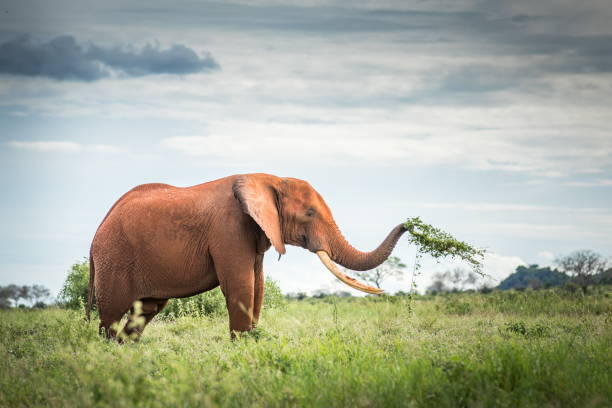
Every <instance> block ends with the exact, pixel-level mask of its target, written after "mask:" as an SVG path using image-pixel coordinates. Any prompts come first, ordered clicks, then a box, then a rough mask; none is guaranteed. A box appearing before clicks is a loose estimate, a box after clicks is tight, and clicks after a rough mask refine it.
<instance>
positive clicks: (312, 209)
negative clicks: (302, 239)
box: [306, 208, 316, 217]
mask: <svg viewBox="0 0 612 408" xmlns="http://www.w3.org/2000/svg"><path fill="white" fill-rule="evenodd" d="M315 213H316V212H315V210H314V208H309V209H308V210H307V211H306V216H307V217H314V215H315Z"/></svg>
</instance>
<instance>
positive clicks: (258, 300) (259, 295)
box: [253, 254, 264, 328]
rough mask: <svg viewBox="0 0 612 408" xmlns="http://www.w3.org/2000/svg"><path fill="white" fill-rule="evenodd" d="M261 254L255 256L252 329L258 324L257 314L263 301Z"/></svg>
mask: <svg viewBox="0 0 612 408" xmlns="http://www.w3.org/2000/svg"><path fill="white" fill-rule="evenodd" d="M263 258H264V256H263V254H257V256H256V257H255V266H254V268H253V270H254V272H255V298H254V302H253V328H255V326H257V322H259V314H260V312H261V306H262V304H263V300H264V273H263Z"/></svg>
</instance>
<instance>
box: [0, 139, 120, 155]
mask: <svg viewBox="0 0 612 408" xmlns="http://www.w3.org/2000/svg"><path fill="white" fill-rule="evenodd" d="M7 145H8V146H11V147H14V148H16V149H23V150H33V151H38V152H63V153H77V152H81V151H89V152H105V153H116V152H121V151H123V149H122V148H120V147H117V146H111V145H103V144H80V143H75V142H66V141H46V142H45V141H33V142H20V141H16V140H13V141H10V142H8V143H7Z"/></svg>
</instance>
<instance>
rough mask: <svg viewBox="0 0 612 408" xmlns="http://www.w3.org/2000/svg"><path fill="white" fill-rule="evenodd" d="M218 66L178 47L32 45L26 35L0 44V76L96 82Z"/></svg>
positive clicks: (60, 41)
mask: <svg viewBox="0 0 612 408" xmlns="http://www.w3.org/2000/svg"><path fill="white" fill-rule="evenodd" d="M217 68H219V65H218V64H217V62H216V61H215V60H214V59H213V58H212V56H210V55H209V54H204V56H202V57H200V56H198V54H197V53H196V52H195V51H194V50H192V49H191V48H188V47H186V46H184V45H181V44H174V45H172V46H171V47H170V48H167V49H160V48H159V46H153V45H146V46H145V47H143V48H142V49H135V48H133V47H129V48H126V49H122V48H104V47H100V46H97V45H94V44H91V45H88V46H83V45H80V44H78V43H77V41H76V40H75V38H74V37H72V36H60V37H56V38H54V39H52V40H50V41H49V42H45V43H34V42H33V41H32V40H31V39H30V38H29V37H28V36H21V37H17V38H13V39H11V40H9V41H6V42H4V43H3V44H1V45H0V73H5V74H14V75H25V76H41V77H49V78H53V79H61V80H80V81H95V80H97V79H101V78H105V77H108V76H110V75H111V74H112V73H113V72H116V73H118V74H122V75H126V76H143V75H151V74H176V75H182V74H191V73H195V72H201V71H206V70H211V69H217Z"/></svg>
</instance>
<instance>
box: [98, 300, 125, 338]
mask: <svg viewBox="0 0 612 408" xmlns="http://www.w3.org/2000/svg"><path fill="white" fill-rule="evenodd" d="M129 308H130V304H129V303H125V304H121V305H108V306H102V305H99V311H100V329H99V332H100V335H102V336H105V337H106V338H108V339H116V338H117V328H116V327H115V326H116V324H119V322H120V321H121V318H122V317H123V315H124V314H125V313H126V312H127V311H128V310H129ZM115 323H116V324H115Z"/></svg>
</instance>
